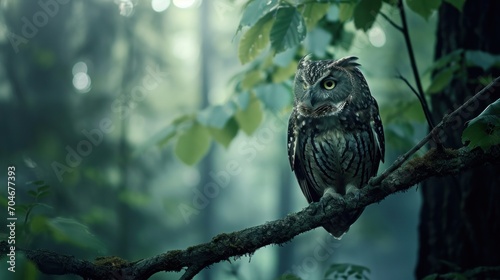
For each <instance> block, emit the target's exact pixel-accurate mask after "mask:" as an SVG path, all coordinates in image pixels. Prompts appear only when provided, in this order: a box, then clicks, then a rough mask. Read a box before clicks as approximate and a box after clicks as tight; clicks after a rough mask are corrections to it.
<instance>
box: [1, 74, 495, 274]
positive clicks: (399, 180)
mask: <svg viewBox="0 0 500 280" xmlns="http://www.w3.org/2000/svg"><path fill="white" fill-rule="evenodd" d="M499 85H500V77H499V78H497V79H495V81H494V82H493V83H491V84H490V85H488V86H487V87H485V88H484V89H483V90H481V91H480V92H479V93H477V94H476V95H475V96H474V97H473V98H471V99H470V100H469V101H467V102H466V103H465V104H464V105H462V106H461V107H459V108H458V109H457V110H455V111H454V112H453V113H451V114H450V115H447V116H445V117H444V118H443V121H441V123H440V124H439V125H438V126H436V127H435V128H434V129H433V130H432V131H431V133H429V135H427V136H426V137H425V138H424V139H423V140H422V141H421V142H420V143H419V144H417V145H416V146H415V147H414V148H413V149H412V150H410V151H409V152H408V153H406V154H405V155H404V156H402V157H400V158H399V159H398V160H396V161H395V162H394V163H393V165H392V166H391V167H389V168H388V170H387V171H386V172H384V173H382V174H381V175H380V176H378V177H376V178H374V179H372V180H371V181H370V183H369V184H368V185H367V186H366V187H364V188H362V189H360V190H359V191H358V192H357V193H349V194H347V195H346V196H345V197H344V199H339V198H334V197H332V196H324V197H323V198H322V199H321V200H320V201H319V202H315V203H311V204H310V205H309V206H307V207H306V208H304V209H303V210H302V211H299V212H296V213H292V214H289V215H287V216H286V217H284V218H282V219H279V220H275V221H272V222H268V223H265V224H263V225H259V226H255V227H250V228H247V229H243V230H240V231H236V232H232V233H227V234H226V233H222V234H219V235H217V236H215V237H214V238H213V239H212V240H211V241H210V242H208V243H204V244H199V245H195V246H192V247H189V248H187V249H185V250H173V251H169V252H166V253H164V254H160V255H157V256H154V257H151V258H147V259H143V260H140V261H137V262H133V263H130V262H127V261H124V260H122V259H119V258H116V257H108V258H100V259H97V260H96V261H95V262H94V263H92V262H89V261H86V260H80V259H77V258H75V257H73V256H66V255H62V254H58V253H54V252H49V251H45V250H29V249H21V248H16V250H17V251H18V252H23V253H24V254H25V255H26V258H27V259H29V260H31V261H32V262H33V263H35V264H36V265H37V267H38V269H39V270H40V271H41V272H43V273H46V274H52V275H63V274H76V275H80V276H82V277H83V278H84V279H138V280H142V279H148V278H149V277H150V276H151V275H153V274H155V273H157V272H161V271H181V270H183V269H186V271H185V273H184V275H183V276H182V277H181V279H192V277H194V276H195V275H196V274H197V273H199V272H200V271H201V270H202V269H204V268H205V267H207V266H209V265H212V264H214V263H218V262H221V261H226V260H229V258H237V257H240V256H244V255H251V254H253V253H254V252H255V251H256V250H258V249H259V248H262V247H265V246H267V245H271V244H282V243H285V242H287V241H290V240H291V239H293V238H294V237H295V236H297V235H299V234H301V233H304V232H306V231H309V230H311V229H314V228H316V227H320V226H322V225H323V224H325V223H327V222H328V223H337V224H338V225H339V226H341V227H344V226H345V225H343V223H345V221H342V219H340V217H342V216H344V214H345V213H349V212H351V211H356V210H357V209H359V208H363V207H366V206H368V205H369V204H372V203H375V202H379V201H381V200H382V199H384V198H385V197H387V196H388V195H390V194H393V193H396V192H399V191H405V190H407V189H409V188H410V187H411V186H413V185H415V184H417V183H419V182H422V181H424V180H426V179H428V178H430V177H433V176H446V175H451V174H457V173H459V172H461V171H463V170H467V169H471V168H473V167H476V166H480V165H484V164H488V163H490V164H500V145H497V146H493V147H491V148H490V150H489V151H487V152H484V151H483V150H481V149H474V150H470V149H469V148H468V147H462V148H460V149H458V150H450V149H440V150H436V149H431V150H430V151H428V152H427V153H426V154H425V155H424V156H423V157H421V158H413V159H410V160H408V159H409V157H410V156H411V155H412V154H413V153H414V152H415V151H417V150H418V149H420V148H421V147H422V146H423V145H424V144H425V143H427V142H428V141H429V140H430V139H431V138H432V135H433V133H437V132H438V131H437V130H438V129H441V128H443V127H444V126H445V125H446V124H447V123H448V122H450V120H453V119H454V118H455V117H459V114H460V113H461V112H462V110H463V109H464V108H468V107H470V106H471V105H472V104H473V103H474V102H477V101H478V99H479V98H481V97H482V96H483V95H484V94H490V93H491V92H493V91H495V89H494V87H495V88H496V87H497V86H499ZM463 121H465V120H463ZM405 162H406V163H405ZM9 252H10V246H9V245H8V244H7V242H6V241H2V242H0V253H1V254H2V255H3V256H5V254H7V253H9Z"/></svg>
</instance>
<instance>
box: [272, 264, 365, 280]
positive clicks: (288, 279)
mask: <svg viewBox="0 0 500 280" xmlns="http://www.w3.org/2000/svg"><path fill="white" fill-rule="evenodd" d="M369 273H370V269H369V268H367V267H365V266H361V265H356V264H350V263H334V264H331V265H330V267H328V269H327V270H326V271H325V274H324V276H323V277H324V279H325V280H338V279H342V280H349V279H357V280H369V279H370V278H369V277H368V276H367V274H369ZM301 279H302V278H300V277H299V276H297V275H294V274H291V273H286V274H283V275H281V276H280V277H279V278H278V279H277V280H301Z"/></svg>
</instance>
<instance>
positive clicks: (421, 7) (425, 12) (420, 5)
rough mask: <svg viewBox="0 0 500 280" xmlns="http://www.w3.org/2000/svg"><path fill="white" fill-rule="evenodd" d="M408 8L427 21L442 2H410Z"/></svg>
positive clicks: (418, 0) (420, 0)
mask: <svg viewBox="0 0 500 280" xmlns="http://www.w3.org/2000/svg"><path fill="white" fill-rule="evenodd" d="M406 3H407V4H408V7H410V9H412V10H413V11H414V12H415V13H417V14H419V15H421V16H422V17H423V18H425V19H426V20H427V19H429V17H430V16H431V14H432V13H433V12H434V11H435V10H437V9H438V8H439V6H440V5H441V0H408V1H406Z"/></svg>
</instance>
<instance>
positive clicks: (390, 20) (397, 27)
mask: <svg viewBox="0 0 500 280" xmlns="http://www.w3.org/2000/svg"><path fill="white" fill-rule="evenodd" d="M379 14H380V15H381V16H382V17H383V18H384V19H385V20H387V22H388V23H389V24H390V25H392V27H394V28H396V29H397V30H399V31H400V32H403V27H401V26H399V24H397V23H395V22H394V21H393V20H392V19H391V18H390V17H389V16H388V15H386V14H385V13H384V12H379Z"/></svg>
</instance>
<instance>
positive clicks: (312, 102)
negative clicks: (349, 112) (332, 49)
mask: <svg viewBox="0 0 500 280" xmlns="http://www.w3.org/2000/svg"><path fill="white" fill-rule="evenodd" d="M357 59H358V58H357V57H354V56H349V57H345V58H341V59H339V60H317V61H313V60H310V59H309V56H306V57H304V58H302V59H301V60H300V61H299V65H298V69H297V73H296V75H295V82H294V93H295V100H294V105H295V106H296V107H297V110H298V112H299V113H300V114H301V115H305V116H312V117H322V116H333V115H337V114H339V113H340V112H342V110H344V109H345V108H346V106H348V105H349V104H350V103H352V102H355V101H356V100H355V99H358V96H359V97H361V95H364V92H368V94H369V90H368V86H367V84H366V81H365V79H364V77H363V75H362V74H361V72H360V71H359V69H358V66H359V64H358V63H356V60H357Z"/></svg>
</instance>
